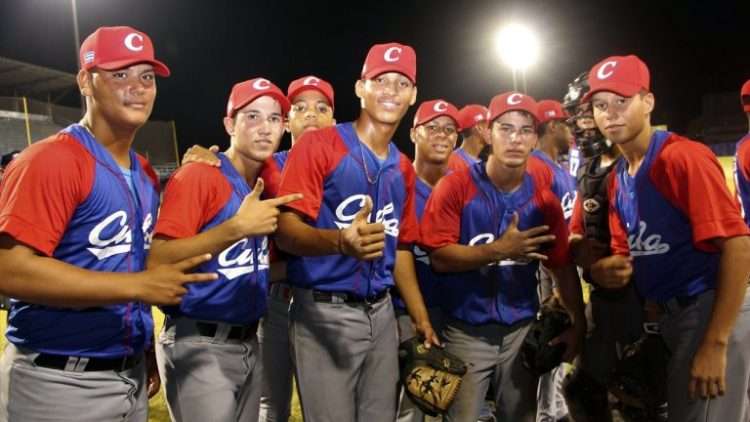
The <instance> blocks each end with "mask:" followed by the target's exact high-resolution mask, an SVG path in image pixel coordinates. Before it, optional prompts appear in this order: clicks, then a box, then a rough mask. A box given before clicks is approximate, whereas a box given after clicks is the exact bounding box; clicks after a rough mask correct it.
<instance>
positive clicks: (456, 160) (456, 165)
mask: <svg viewBox="0 0 750 422" xmlns="http://www.w3.org/2000/svg"><path fill="white" fill-rule="evenodd" d="M467 167H469V166H468V165H467V164H466V161H464V159H463V158H461V157H460V156H459V155H458V154H457V153H456V151H453V152H452V153H451V156H450V157H449V158H448V170H450V171H451V172H457V171H461V170H463V169H465V168H467Z"/></svg>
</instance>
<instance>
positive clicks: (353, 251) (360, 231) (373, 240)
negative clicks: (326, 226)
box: [339, 196, 385, 261]
mask: <svg viewBox="0 0 750 422" xmlns="http://www.w3.org/2000/svg"><path fill="white" fill-rule="evenodd" d="M371 212H372V199H371V198H370V197H369V196H368V197H366V199H365V204H364V205H363V206H362V208H361V209H360V210H359V212H358V213H357V215H355V216H354V220H352V224H351V225H350V226H349V227H347V228H345V229H343V230H341V233H339V236H340V249H341V253H343V254H344V255H349V256H352V257H354V258H357V259H360V260H363V261H370V260H373V259H378V258H380V257H382V256H383V248H385V226H383V223H369V222H368V219H369V218H370V213H371Z"/></svg>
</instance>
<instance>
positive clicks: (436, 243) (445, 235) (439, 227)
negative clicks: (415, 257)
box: [420, 167, 476, 250]
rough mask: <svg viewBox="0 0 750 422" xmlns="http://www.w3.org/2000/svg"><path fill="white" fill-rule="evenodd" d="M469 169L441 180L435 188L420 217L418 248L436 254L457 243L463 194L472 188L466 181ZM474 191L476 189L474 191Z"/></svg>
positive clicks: (459, 236) (459, 235)
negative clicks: (419, 243)
mask: <svg viewBox="0 0 750 422" xmlns="http://www.w3.org/2000/svg"><path fill="white" fill-rule="evenodd" d="M468 172H469V168H468V167H467V168H465V169H464V170H462V171H458V172H455V173H451V174H449V175H447V176H444V177H443V178H442V179H440V181H439V182H438V183H437V185H435V188H434V189H433V190H432V193H431V194H430V197H429V198H428V199H427V203H426V204H425V208H424V214H423V215H422V223H421V224H420V230H421V235H420V239H421V245H422V246H423V247H424V248H425V249H426V250H435V249H439V248H442V247H443V246H447V245H450V244H454V243H458V241H459V239H460V238H461V214H462V212H463V208H464V204H465V201H464V198H465V196H464V195H466V194H471V192H470V189H471V187H473V184H472V183H471V181H470V180H467V179H468V178H467V177H466V176H468ZM474 189H476V188H474Z"/></svg>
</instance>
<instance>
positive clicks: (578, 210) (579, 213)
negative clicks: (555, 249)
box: [569, 192, 584, 236]
mask: <svg viewBox="0 0 750 422" xmlns="http://www.w3.org/2000/svg"><path fill="white" fill-rule="evenodd" d="M569 228H570V232H571V233H573V234H579V235H581V236H583V233H584V231H583V204H581V192H578V195H576V202H575V203H574V204H573V215H572V216H571V217H570V227H569Z"/></svg>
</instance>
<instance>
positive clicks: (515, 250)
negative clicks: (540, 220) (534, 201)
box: [490, 213, 555, 261]
mask: <svg viewBox="0 0 750 422" xmlns="http://www.w3.org/2000/svg"><path fill="white" fill-rule="evenodd" d="M548 231H549V227H548V226H536V227H532V228H530V229H528V230H523V231H521V230H518V214H517V213H514V214H513V220H511V222H510V225H508V228H507V230H505V233H503V235H502V236H500V237H499V238H498V239H496V240H495V241H494V242H492V243H490V247H491V248H492V250H493V252H494V254H495V257H496V260H497V261H501V260H504V259H513V260H515V259H539V260H542V261H546V260H547V256H546V255H544V254H541V253H539V249H540V247H541V246H542V245H543V244H545V243H548V242H552V241H554V240H555V235H553V234H545V233H547V232H548Z"/></svg>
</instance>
